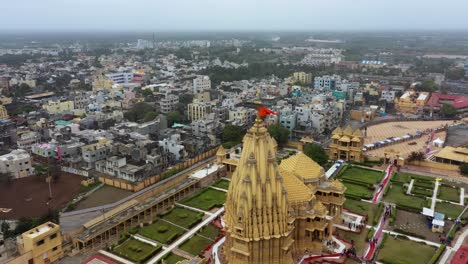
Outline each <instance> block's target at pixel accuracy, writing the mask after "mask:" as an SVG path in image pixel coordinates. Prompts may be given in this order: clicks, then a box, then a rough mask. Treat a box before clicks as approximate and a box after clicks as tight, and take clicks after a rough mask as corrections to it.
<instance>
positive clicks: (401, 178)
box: [390, 172, 412, 184]
mask: <svg viewBox="0 0 468 264" xmlns="http://www.w3.org/2000/svg"><path fill="white" fill-rule="evenodd" d="M411 175H412V174H409V173H400V172H399V173H395V174H393V176H392V178H391V179H390V181H391V182H397V183H398V182H399V183H401V184H404V183H410V181H411Z"/></svg>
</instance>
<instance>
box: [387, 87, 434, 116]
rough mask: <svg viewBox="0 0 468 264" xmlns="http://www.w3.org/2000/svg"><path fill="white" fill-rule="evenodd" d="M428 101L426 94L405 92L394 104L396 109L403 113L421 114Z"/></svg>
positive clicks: (412, 91)
mask: <svg viewBox="0 0 468 264" xmlns="http://www.w3.org/2000/svg"><path fill="white" fill-rule="evenodd" d="M428 99H429V93H428V92H416V91H414V90H409V91H406V92H405V93H404V94H403V95H402V96H401V97H400V98H399V99H398V101H397V103H396V104H395V106H396V109H397V110H398V111H400V112H404V113H418V112H422V111H423V109H424V105H426V102H427V100H428Z"/></svg>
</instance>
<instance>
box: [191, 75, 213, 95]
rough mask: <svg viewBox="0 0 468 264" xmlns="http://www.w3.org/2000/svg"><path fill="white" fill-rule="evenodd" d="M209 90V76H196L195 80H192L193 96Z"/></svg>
mask: <svg viewBox="0 0 468 264" xmlns="http://www.w3.org/2000/svg"><path fill="white" fill-rule="evenodd" d="M209 90H211V80H210V77H209V76H205V75H198V76H197V77H196V78H195V79H193V93H194V94H197V93H200V92H203V91H209Z"/></svg>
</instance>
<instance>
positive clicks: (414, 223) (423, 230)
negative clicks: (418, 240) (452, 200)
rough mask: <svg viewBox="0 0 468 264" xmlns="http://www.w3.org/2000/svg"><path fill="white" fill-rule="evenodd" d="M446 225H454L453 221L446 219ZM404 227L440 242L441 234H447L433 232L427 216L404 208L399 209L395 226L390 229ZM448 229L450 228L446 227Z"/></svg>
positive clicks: (430, 239)
mask: <svg viewBox="0 0 468 264" xmlns="http://www.w3.org/2000/svg"><path fill="white" fill-rule="evenodd" d="M445 225H446V226H447V227H450V226H451V225H452V222H451V221H445ZM395 228H399V229H404V230H407V231H410V232H413V233H415V234H418V235H422V236H425V237H426V239H427V240H429V241H432V242H436V243H439V242H440V241H439V235H442V236H445V234H440V233H433V232H432V231H431V229H429V227H428V226H427V220H426V217H425V216H423V215H422V214H416V213H411V212H407V211H403V210H398V212H397V219H396V221H395V223H393V226H392V227H391V228H390V227H389V229H392V230H393V229H395ZM446 229H447V230H446V231H448V229H449V228H446Z"/></svg>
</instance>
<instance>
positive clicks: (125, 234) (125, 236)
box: [119, 233, 130, 244]
mask: <svg viewBox="0 0 468 264" xmlns="http://www.w3.org/2000/svg"><path fill="white" fill-rule="evenodd" d="M129 237H130V234H128V233H123V234H122V235H120V238H119V244H122V243H123V242H125V240H127V239H128V238H129Z"/></svg>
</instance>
